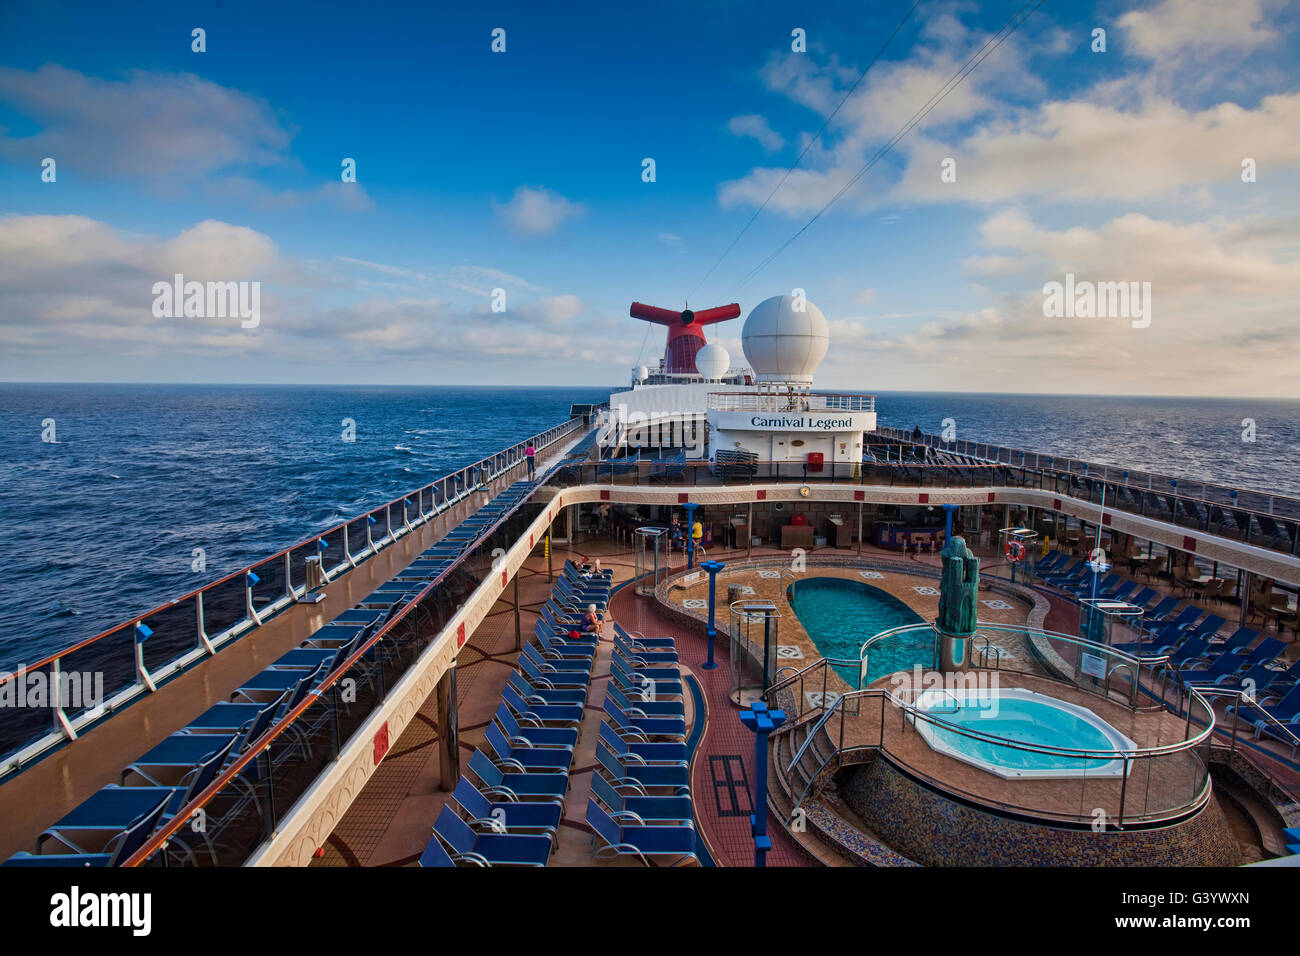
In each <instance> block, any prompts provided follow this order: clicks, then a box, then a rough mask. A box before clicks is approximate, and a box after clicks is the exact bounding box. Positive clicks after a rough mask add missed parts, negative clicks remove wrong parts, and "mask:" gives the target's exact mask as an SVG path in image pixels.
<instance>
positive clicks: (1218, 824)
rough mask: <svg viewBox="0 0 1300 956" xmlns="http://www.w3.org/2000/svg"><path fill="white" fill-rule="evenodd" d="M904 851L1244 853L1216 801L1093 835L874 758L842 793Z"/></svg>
mask: <svg viewBox="0 0 1300 956" xmlns="http://www.w3.org/2000/svg"><path fill="white" fill-rule="evenodd" d="M841 796H842V797H843V798H844V801H845V802H846V803H847V804H848V805H849V806H850V807H852V808H853V810H854V812H855V813H857V814H858V815H859V816H861V817H862V819H863V821H864V822H865V823H866V824H867V825H868V826H869V827H871V828H872V829H874V830H875V831H876V832H878V833H879V834H880V836H881V838H882V839H884V840H887V841H889V844H890V846H891V847H892V848H893V849H895V850H897V851H898V852H900V853H903V854H905V855H906V856H908V857H910V858H912V859H915V860H917V861H919V862H921V863H923V864H925V865H929V866H1236V865H1238V864H1239V863H1240V862H1241V861H1240V854H1239V851H1238V848H1237V845H1236V842H1235V841H1234V840H1233V837H1232V834H1231V832H1230V830H1229V828H1228V824H1227V821H1226V820H1225V819H1224V817H1223V812H1222V811H1221V810H1220V809H1219V806H1218V804H1217V803H1215V802H1214V801H1213V800H1211V801H1210V802H1209V803H1208V804H1206V806H1205V808H1204V809H1203V810H1201V812H1200V813H1198V814H1196V815H1195V816H1194V817H1192V818H1191V819H1189V820H1186V821H1184V822H1183V823H1180V824H1176V825H1173V826H1169V827H1164V828H1161V829H1156V830H1131V831H1127V832H1121V833H1116V832H1109V833H1093V832H1092V831H1089V830H1073V829H1065V828H1056V827H1051V826H1044V825H1040V824H1034V823H1027V822H1024V821H1019V820H1012V819H1009V818H1007V817H1002V816H998V815H996V814H993V813H989V812H986V811H983V810H978V809H976V808H973V807H968V806H965V805H963V804H960V803H955V802H953V801H950V800H947V799H945V798H944V797H943V796H941V795H940V794H938V793H935V792H934V791H932V790H930V789H928V788H926V787H923V786H921V785H920V784H918V783H916V782H915V781H913V780H911V779H909V778H908V777H906V776H904V775H903V774H901V773H899V772H898V771H897V770H896V769H894V768H893V767H892V766H890V765H889V763H888V762H887V761H885V760H873V761H872V762H871V763H869V764H866V765H864V766H863V767H860V768H858V769H857V770H856V771H854V772H853V773H852V774H851V776H850V778H849V781H848V783H847V784H846V785H845V786H844V788H843V789H842V791H841Z"/></svg>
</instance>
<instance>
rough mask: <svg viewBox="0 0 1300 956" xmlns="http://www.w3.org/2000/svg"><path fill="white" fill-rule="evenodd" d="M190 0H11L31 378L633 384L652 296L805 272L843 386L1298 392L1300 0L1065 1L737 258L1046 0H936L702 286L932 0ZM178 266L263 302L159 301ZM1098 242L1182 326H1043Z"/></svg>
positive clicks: (15, 317) (10, 351)
mask: <svg viewBox="0 0 1300 956" xmlns="http://www.w3.org/2000/svg"><path fill="white" fill-rule="evenodd" d="M177 6H178V5H169V4H132V3H118V4H113V5H112V6H111V8H108V7H100V6H98V5H90V4H64V3H25V2H12V3H9V4H6V5H5V6H4V7H3V8H2V9H0V127H2V128H3V129H2V131H0V263H3V264H0V309H2V310H3V315H2V317H0V343H2V344H3V352H2V353H0V377H3V378H6V379H11V380H32V379H37V380H56V381H75V380H94V381H104V380H109V381H113V380H126V381H254V382H257V381H263V382H317V381H325V382H333V381H343V382H365V383H372V382H393V383H432V384H456V383H472V384H547V383H551V382H557V383H568V382H572V383H579V384H606V383H618V382H622V381H624V380H625V379H626V376H627V374H628V370H629V367H630V366H631V365H632V364H633V363H635V362H636V361H637V360H638V359H640V360H641V361H646V360H653V358H654V357H656V356H657V355H658V354H659V353H660V352H661V350H662V338H663V332H662V330H659V329H654V330H652V331H651V332H650V334H649V338H648V340H647V338H646V331H645V327H643V326H642V325H641V324H640V323H637V322H635V321H634V320H632V319H629V318H628V317H627V306H628V304H629V303H630V302H631V301H632V300H634V299H636V300H641V301H646V302H651V303H655V304H661V305H665V306H676V307H680V306H681V305H682V303H683V301H684V298H685V296H687V294H688V293H692V291H693V290H695V291H694V294H692V296H691V300H690V301H691V305H692V306H693V307H696V308H700V307H707V306H710V305H714V304H721V303H723V302H729V301H738V302H739V303H740V304H741V306H742V309H744V311H745V312H746V313H747V312H748V310H749V309H750V308H752V307H753V306H754V305H756V304H757V303H758V302H759V301H760V300H762V299H763V298H766V297H768V296H770V295H778V294H786V293H789V292H790V291H791V290H792V289H793V288H796V287H798V288H802V289H805V290H806V293H807V295H808V297H809V298H810V299H811V300H812V301H813V302H815V303H816V304H817V305H818V306H819V307H820V308H821V310H822V311H823V312H824V313H825V315H826V316H827V318H828V320H830V323H831V333H832V349H831V354H830V356H829V358H828V360H827V362H826V364H825V365H824V366H823V369H822V371H821V373H820V374H819V376H818V383H819V385H824V386H834V387H852V388H857V389H867V390H870V389H873V388H880V389H887V388H931V389H940V388H952V389H959V390H976V391H981V390H982V391H1030V392H1034V391H1064V392H1098V393H1106V392H1110V393H1121V394H1133V393H1156V394H1226V395H1254V394H1258V395H1279V396H1281V395H1288V396H1292V395H1300V386H1297V384H1296V380H1295V376H1294V374H1293V373H1292V372H1291V369H1290V368H1289V367H1288V366H1289V365H1291V364H1293V363H1291V362H1289V361H1288V362H1279V361H1278V350H1279V348H1280V347H1283V343H1289V342H1293V341H1294V335H1295V332H1296V331H1297V329H1296V325H1297V322H1298V321H1300V320H1298V319H1297V317H1296V315H1295V309H1294V307H1293V303H1294V301H1295V300H1296V295H1297V293H1298V292H1300V261H1298V259H1297V254H1298V253H1300V208H1297V203H1296V188H1295V187H1296V168H1297V165H1300V145H1297V144H1298V143H1300V137H1297V136H1296V133H1295V131H1296V129H1297V128H1300V127H1298V126H1297V124H1296V121H1297V120H1298V119H1300V91H1298V87H1300V79H1298V78H1300V70H1297V69H1296V66H1297V58H1298V54H1300V45H1298V44H1300V41H1298V40H1297V35H1296V21H1297V16H1296V4H1295V3H1291V2H1286V3H1283V2H1275V0H1222V2H1210V0H1176V2H1175V0H1157V2H1150V3H1111V2H1101V3H1097V4H1095V5H1090V4H1080V3H1068V4H1067V3H1063V2H1047V3H1045V4H1044V5H1043V6H1042V7H1041V9H1039V10H1037V11H1036V12H1035V13H1034V14H1033V15H1032V16H1031V17H1030V18H1029V19H1028V20H1027V21H1026V22H1025V24H1024V26H1023V27H1022V28H1021V29H1020V30H1018V31H1017V32H1016V33H1014V34H1013V35H1012V36H1011V37H1010V38H1009V39H1008V40H1007V41H1006V42H1005V43H1004V44H1002V45H1001V46H1000V47H999V48H998V50H996V51H995V52H993V53H992V54H991V55H990V56H989V58H988V59H987V60H986V61H984V62H983V63H982V64H981V65H980V66H979V68H978V69H977V70H976V71H975V72H974V73H973V74H972V75H971V76H970V78H969V79H968V80H967V81H966V82H965V83H963V84H962V85H961V86H959V87H957V88H956V90H954V91H953V92H952V94H951V95H950V96H948V97H947V98H946V99H944V100H943V101H942V102H941V103H940V104H939V105H938V107H936V109H935V110H934V112H933V113H931V114H930V115H929V116H928V117H927V118H926V119H925V120H924V121H923V122H922V123H921V125H919V126H918V127H917V128H916V129H915V130H914V131H912V132H911V133H910V134H909V135H908V136H906V137H905V138H904V139H902V140H900V141H899V143H898V145H897V146H896V147H895V148H894V149H893V150H892V151H891V152H890V153H889V154H888V155H887V157H886V158H885V159H884V160H883V161H882V162H880V163H879V165H878V166H876V167H875V168H874V169H873V170H872V172H871V173H870V174H869V175H867V176H866V177H865V178H864V179H863V181H862V182H861V183H860V184H859V185H858V187H856V188H855V189H853V190H851V191H850V192H848V193H847V194H846V195H845V196H844V197H843V199H841V200H840V201H839V202H837V203H836V204H835V205H834V206H833V207H832V208H831V210H830V211H829V212H828V213H827V214H826V215H824V216H823V217H821V218H820V219H819V220H818V221H817V222H816V223H815V224H814V225H812V226H811V227H810V228H809V230H808V231H807V232H806V233H804V234H803V235H802V236H801V237H800V238H799V239H798V240H797V241H796V242H794V243H793V244H792V245H791V246H790V247H789V248H788V249H787V250H786V251H785V252H784V253H782V254H781V255H780V256H779V257H777V258H776V259H775V260H774V261H773V262H772V263H771V264H770V265H769V266H767V267H766V268H765V269H764V270H763V271H762V272H761V273H760V274H759V275H757V276H756V277H754V278H753V279H751V280H749V281H748V282H744V283H743V284H741V280H742V279H744V277H745V276H746V275H747V274H748V273H749V272H750V271H751V270H752V269H753V268H754V267H755V266H756V265H758V263H759V262H760V261H761V260H763V259H764V258H765V257H766V256H767V255H768V254H769V253H771V252H772V251H773V250H775V249H776V248H777V247H778V246H779V245H780V244H781V243H783V242H784V241H785V240H786V239H788V238H789V237H790V236H791V235H792V234H793V233H794V232H795V231H796V230H798V229H799V228H800V226H802V225H803V224H804V223H806V222H807V221H808V219H809V218H810V217H811V216H812V215H813V214H814V213H815V212H816V211H817V209H818V208H820V206H821V205H822V204H823V203H824V202H825V200H826V199H827V198H828V196H829V195H830V194H831V193H833V192H834V191H835V190H836V189H838V188H839V186H840V185H841V184H843V183H844V182H846V181H847V179H848V178H849V177H850V176H851V175H853V174H854V173H856V172H857V171H858V170H860V169H861V168H862V166H863V165H864V164H865V163H866V162H867V160H868V159H869V158H870V157H871V156H872V155H874V154H875V153H876V152H877V151H878V150H879V149H880V147H881V146H882V145H883V144H884V143H886V142H887V141H888V140H889V139H890V138H891V137H892V136H893V135H894V134H895V132H896V131H897V130H898V129H899V128H900V127H902V125H903V124H904V123H905V122H906V120H907V119H908V117H910V116H911V115H912V114H913V112H914V111H915V110H916V109H918V108H919V107H920V106H922V104H924V103H926V101H927V100H928V99H929V98H930V97H931V96H932V95H933V94H934V93H936V92H937V91H938V90H940V89H941V88H942V87H943V85H944V83H945V82H946V81H947V80H948V79H949V77H950V76H951V75H952V74H953V72H954V71H955V70H956V69H957V67H959V66H960V65H961V63H962V62H964V61H965V60H966V58H967V57H968V56H969V55H970V54H971V53H972V52H974V51H975V50H978V49H979V48H980V46H981V45H982V44H983V43H985V41H986V40H988V38H989V37H990V36H992V35H993V34H995V33H996V31H997V30H998V29H999V28H1000V27H1001V26H1002V25H1003V24H1004V23H1005V22H1006V21H1007V19H1008V18H1010V17H1011V15H1012V14H1013V13H1014V12H1015V11H1016V10H1017V9H1018V8H1020V6H1021V3H1020V2H1012V0H1006V2H986V3H980V4H975V3H963V2H926V0H922V2H921V3H920V4H919V6H918V8H917V10H916V12H915V13H914V14H913V16H912V18H911V19H910V20H909V21H908V22H907V23H906V24H905V25H904V27H903V29H902V30H901V31H900V32H899V34H898V36H897V38H896V39H895V40H894V41H893V43H892V44H891V45H890V47H889V48H888V50H887V51H886V53H885V54H884V56H883V57H882V58H881V60H880V62H879V63H877V64H876V65H875V66H874V67H873V68H872V69H871V70H870V71H869V72H868V73H867V75H866V77H865V78H864V79H863V80H862V82H861V84H860V86H859V88H858V90H857V91H856V92H855V94H854V95H853V96H852V97H851V98H850V99H849V100H848V101H847V102H845V103H844V105H843V106H842V107H841V108H840V109H839V111H838V112H837V113H835V114H834V117H833V118H832V119H831V120H830V122H829V123H828V124H827V127H826V130H825V132H824V133H823V134H822V135H821V136H820V138H818V139H817V140H816V141H815V142H814V144H813V146H812V148H811V149H809V151H808V153H807V155H806V156H805V157H804V159H803V160H802V162H801V163H800V166H799V167H798V168H797V169H796V171H795V173H794V174H792V175H791V176H790V177H789V180H788V181H787V182H786V184H785V185H784V186H783V187H782V188H781V189H780V190H778V191H777V193H776V194H775V195H774V196H773V198H772V200H771V202H770V203H769V205H768V207H767V208H766V209H765V210H764V211H763V213H762V214H761V215H760V216H759V217H758V219H757V220H756V221H755V222H754V224H753V226H752V227H750V228H749V229H748V231H747V232H746V233H745V234H744V236H743V237H742V239H741V240H740V242H739V243H738V244H737V245H736V247H735V248H734V249H733V250H732V251H731V253H730V254H729V255H728V256H727V257H726V258H725V259H724V260H723V261H722V263H721V264H720V265H719V266H718V268H717V269H716V270H715V271H714V273H713V274H712V275H711V276H710V277H709V279H708V281H705V282H703V284H702V285H701V280H703V279H704V276H705V273H706V272H707V271H708V270H709V267H710V266H711V265H713V263H714V262H715V260H716V259H717V257H718V256H719V255H720V254H721V252H722V250H723V249H724V248H726V246H727V245H728V243H730V242H731V241H732V239H733V238H735V236H736V235H737V233H738V232H739V231H740V229H741V228H742V226H744V224H745V223H746V222H747V221H748V220H749V219H750V217H751V216H752V215H753V212H754V210H755V208H757V205H758V204H759V203H760V202H762V200H763V199H764V198H765V197H766V196H767V194H768V192H769V191H770V189H771V186H772V184H773V183H774V182H775V180H774V179H773V177H779V176H781V175H784V173H785V171H786V170H787V168H788V167H789V166H790V164H792V163H793V162H794V161H795V159H796V157H797V156H798V155H799V153H800V151H801V150H802V149H803V147H804V145H805V144H806V143H807V142H808V138H809V137H812V136H813V135H814V134H816V133H817V131H818V130H819V128H820V127H821V126H822V125H823V123H824V122H825V121H826V119H827V116H828V115H830V114H831V111H832V110H833V109H834V108H835V106H836V105H837V104H838V103H839V102H840V100H841V99H842V98H843V96H844V94H845V93H846V92H847V91H848V90H849V88H850V86H851V85H852V83H853V82H854V81H855V80H856V79H857V78H858V77H859V75H860V74H861V71H862V69H863V68H864V67H865V66H866V64H867V63H868V62H869V61H870V59H871V57H872V56H873V55H874V54H875V53H876V51H877V50H878V49H879V47H880V46H881V44H882V43H883V42H884V40H885V38H886V37H887V36H888V35H889V33H890V32H891V31H892V30H893V29H894V27H895V26H896V25H897V23H898V22H899V20H900V19H901V18H902V17H903V15H904V14H905V13H906V12H907V10H908V8H909V7H910V6H911V3H910V2H902V0H900V2H888V3H884V2H882V3H873V4H869V5H868V4H861V3H816V4H809V5H807V6H804V5H799V6H798V7H791V6H790V5H789V4H767V3H722V2H717V3H663V4H652V5H639V6H624V5H609V4H604V3H583V4H560V5H548V6H547V7H546V8H544V9H542V8H537V7H536V6H535V5H532V4H518V5H511V4H504V5H495V6H493V7H491V8H490V9H485V10H479V9H469V7H470V5H457V6H451V5H446V6H443V5H426V4H414V3H412V4H390V5H380V6H379V8H377V9H376V8H372V7H369V6H365V5H353V4H346V5H345V4H337V5H335V4H317V3H313V4H310V5H306V4H278V3H263V4H245V3H235V2H232V0H226V2H224V3H222V4H217V5H214V4H198V5H193V6H192V7H190V8H188V9H183V10H182V9H177ZM864 7H869V9H863V8H864ZM194 27H202V28H203V29H205V30H206V44H207V50H206V52H203V53H196V52H193V51H192V50H191V32H190V31H191V30H192V29H193V28H194ZM497 27H500V28H503V29H504V30H505V31H506V51H505V52H504V53H493V52H492V51H491V49H490V44H491V31H492V30H493V29H494V28H497ZM1097 27H1101V28H1103V29H1105V30H1106V40H1107V49H1106V51H1105V52H1094V51H1093V50H1092V49H1091V46H1092V43H1093V40H1092V35H1091V33H1092V30H1093V29H1094V28H1097ZM794 28H800V29H802V30H804V31H805V32H806V36H807V50H806V52H794V51H792V50H791V31H792V30H793V29H794ZM45 157H52V158H54V159H55V160H56V163H57V179H56V181H55V182H52V183H50V182H42V180H41V160H42V159H43V158H45ZM344 157H351V158H354V159H355V160H356V163H357V180H358V181H357V182H356V183H348V184H344V183H342V182H341V181H340V175H339V173H340V162H341V160H342V159H343V158H344ZM646 157H651V158H653V159H654V160H655V164H656V181H655V182H653V183H646V182H643V181H642V177H641V171H642V165H641V164H642V160H643V159H644V158H646ZM1244 157H1250V158H1253V159H1254V160H1255V162H1256V164H1257V168H1258V177H1257V180H1256V181H1255V182H1252V183H1249V184H1247V183H1243V182H1242V181H1241V162H1242V160H1243V158H1244ZM945 158H953V159H954V160H955V162H956V170H957V181H956V182H955V183H944V182H942V181H941V179H940V175H939V170H940V163H941V161H942V160H943V159H945ZM175 271H183V272H184V273H185V275H186V276H187V278H191V279H195V280H198V281H207V280H215V281H243V280H247V281H258V282H260V283H261V290H262V299H261V315H260V320H259V324H258V326H257V327H256V328H254V329H241V328H240V326H239V323H238V322H237V321H229V320H223V319H210V318H187V319H186V318H158V317H156V316H154V315H153V314H152V313H151V310H150V309H151V304H152V301H153V295H152V293H151V291H150V289H151V286H152V284H153V282H155V281H157V280H160V279H162V280H166V279H170V277H171V275H172V274H173V273H174V272H175ZM1067 271H1069V272H1073V273H1075V274H1077V275H1078V276H1079V277H1080V278H1091V279H1094V280H1096V281H1137V282H1142V281H1149V282H1151V283H1152V297H1153V303H1154V307H1153V321H1152V323H1151V325H1150V327H1149V328H1142V329H1137V328H1133V327H1131V326H1130V324H1129V323H1128V322H1127V321H1125V320H1123V319H1119V318H1113V319H1105V318H1103V319H1093V320H1070V321H1064V320H1059V319H1049V318H1045V317H1044V316H1043V314H1042V310H1041V305H1042V301H1043V292H1042V288H1043V285H1044V283H1046V282H1050V281H1054V280H1060V279H1062V278H1063V276H1064V274H1065V273H1066V272H1067ZM697 286H699V288H698V290H697ZM494 289H504V290H505V292H506V303H507V308H506V311H505V312H504V313H494V312H492V311H491V310H490V299H491V294H492V290H494ZM740 328H741V322H740V321H736V322H732V323H728V324H727V325H724V326H721V327H720V329H719V331H718V334H719V335H720V338H721V341H723V343H724V344H725V345H727V346H728V347H729V348H730V349H731V350H732V354H733V357H734V358H735V359H736V360H737V361H739V360H740V345H739V335H740ZM643 343H644V346H643Z"/></svg>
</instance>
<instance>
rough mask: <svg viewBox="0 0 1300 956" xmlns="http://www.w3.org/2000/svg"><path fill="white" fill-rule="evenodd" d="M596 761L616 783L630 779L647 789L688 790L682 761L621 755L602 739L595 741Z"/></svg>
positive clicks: (687, 774) (688, 780) (687, 773)
mask: <svg viewBox="0 0 1300 956" xmlns="http://www.w3.org/2000/svg"><path fill="white" fill-rule="evenodd" d="M596 762H597V763H598V764H600V766H601V768H602V769H603V770H604V771H605V772H606V773H607V774H609V776H610V779H611V780H612V782H613V783H614V784H615V785H618V784H621V783H625V782H627V781H631V782H633V783H636V784H639V785H640V786H642V787H646V788H650V787H662V788H665V789H668V790H671V791H672V792H673V793H674V794H677V795H678V796H681V795H683V794H689V793H690V791H691V771H690V768H689V767H687V766H686V764H685V763H674V764H669V763H646V762H645V761H644V760H641V759H639V758H637V757H636V756H635V755H633V754H624V755H623V756H622V757H620V756H619V755H618V754H616V753H614V752H613V751H612V750H610V749H609V747H608V746H606V744H605V742H604V741H597V742H596Z"/></svg>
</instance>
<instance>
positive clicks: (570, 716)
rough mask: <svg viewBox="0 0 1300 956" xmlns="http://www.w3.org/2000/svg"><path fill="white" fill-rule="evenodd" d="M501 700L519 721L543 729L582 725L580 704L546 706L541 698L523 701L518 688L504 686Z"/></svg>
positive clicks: (510, 685) (509, 685) (508, 685)
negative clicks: (554, 726)
mask: <svg viewBox="0 0 1300 956" xmlns="http://www.w3.org/2000/svg"><path fill="white" fill-rule="evenodd" d="M501 700H502V701H503V702H504V703H505V705H506V706H507V707H509V708H510V710H511V711H512V712H513V713H514V714H515V716H516V717H518V718H519V719H520V720H526V721H528V722H530V723H537V724H540V725H541V726H543V727H550V726H553V725H555V724H559V725H560V726H562V727H577V726H578V725H579V724H580V723H582V714H583V710H582V705H581V704H548V703H546V702H545V701H544V700H542V699H541V698H537V699H536V700H525V699H524V695H523V694H522V693H521V692H520V690H519V688H518V687H516V686H514V685H513V684H509V683H508V684H506V687H505V689H504V690H503V691H502V692H501Z"/></svg>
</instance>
